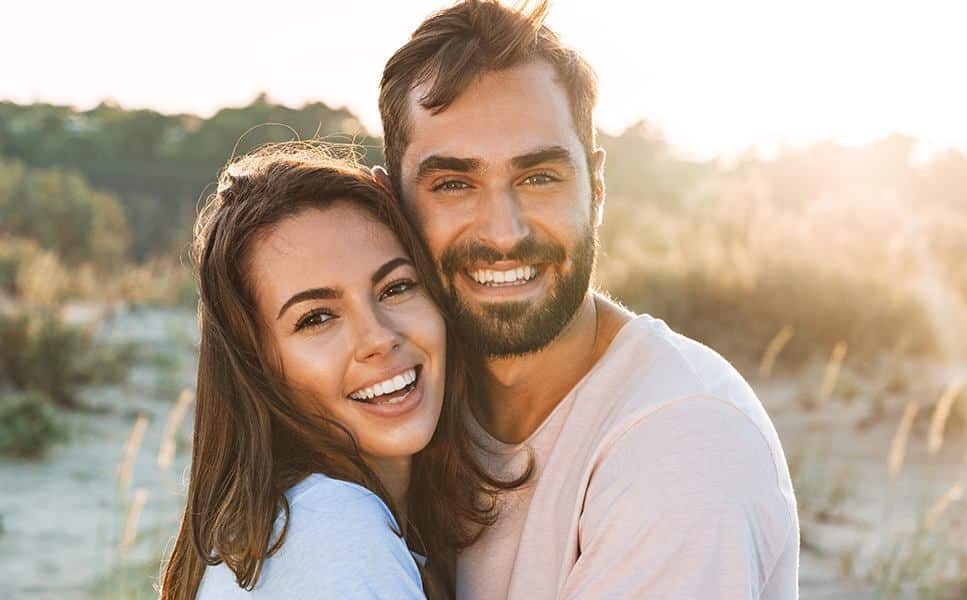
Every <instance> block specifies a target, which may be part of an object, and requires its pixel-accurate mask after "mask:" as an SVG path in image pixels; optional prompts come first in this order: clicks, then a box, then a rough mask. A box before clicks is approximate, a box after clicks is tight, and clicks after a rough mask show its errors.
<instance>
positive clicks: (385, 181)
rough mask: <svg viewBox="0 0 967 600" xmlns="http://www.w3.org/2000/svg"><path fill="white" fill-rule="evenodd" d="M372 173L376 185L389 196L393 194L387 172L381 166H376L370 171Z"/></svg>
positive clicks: (391, 183)
mask: <svg viewBox="0 0 967 600" xmlns="http://www.w3.org/2000/svg"><path fill="white" fill-rule="evenodd" d="M371 171H372V173H373V180H374V181H376V185H378V186H379V187H381V188H383V189H384V190H386V191H387V192H389V193H390V194H392V193H393V182H392V181H391V180H390V178H389V171H387V170H386V167H384V166H383V165H376V166H375V167H373V168H372V169H371Z"/></svg>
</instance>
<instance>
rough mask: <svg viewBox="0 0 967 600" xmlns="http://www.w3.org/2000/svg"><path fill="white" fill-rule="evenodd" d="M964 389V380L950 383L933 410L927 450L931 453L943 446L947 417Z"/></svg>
mask: <svg viewBox="0 0 967 600" xmlns="http://www.w3.org/2000/svg"><path fill="white" fill-rule="evenodd" d="M963 389H964V385H963V382H961V381H959V380H957V381H953V382H951V383H950V385H948V386H947V387H946V388H945V389H944V391H943V394H941V395H940V399H939V400H937V405H936V407H935V408H934V410H933V417H932V418H931V419H930V432H929V434H928V435H927V450H928V451H929V452H930V454H935V453H936V452H938V451H939V450H940V447H941V446H943V438H944V429H946V426H947V418H948V417H950V409H951V408H953V405H954V400H956V399H957V396H959V395H960V392H961V391H962V390H963Z"/></svg>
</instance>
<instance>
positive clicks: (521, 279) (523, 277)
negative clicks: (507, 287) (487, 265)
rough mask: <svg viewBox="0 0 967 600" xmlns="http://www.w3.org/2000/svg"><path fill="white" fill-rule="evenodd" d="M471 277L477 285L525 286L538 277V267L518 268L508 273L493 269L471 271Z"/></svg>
mask: <svg viewBox="0 0 967 600" xmlns="http://www.w3.org/2000/svg"><path fill="white" fill-rule="evenodd" d="M469 273H470V277H472V278H473V280H474V281H476V282H477V283H480V284H483V285H487V284H495V283H502V284H508V283H509V284H518V285H519V284H523V283H527V282H528V281H530V280H531V279H533V278H535V277H537V267H517V268H516V269H509V270H507V271H495V270H492V269H477V270H476V271H469Z"/></svg>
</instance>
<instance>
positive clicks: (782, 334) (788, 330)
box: [759, 325, 795, 379]
mask: <svg viewBox="0 0 967 600" xmlns="http://www.w3.org/2000/svg"><path fill="white" fill-rule="evenodd" d="M793 335H795V329H793V328H792V327H791V326H790V325H786V326H785V327H783V328H782V329H780V330H779V333H777V334H776V335H775V337H773V338H772V340H771V341H770V342H769V345H768V346H766V351H765V352H763V353H762V360H761V361H760V362H759V377H762V378H763V379H766V378H768V377H769V376H770V375H771V374H772V369H773V367H775V365H776V359H777V358H779V353H780V352H782V349H783V348H785V347H786V344H788V343H789V341H790V340H791V339H792V337H793Z"/></svg>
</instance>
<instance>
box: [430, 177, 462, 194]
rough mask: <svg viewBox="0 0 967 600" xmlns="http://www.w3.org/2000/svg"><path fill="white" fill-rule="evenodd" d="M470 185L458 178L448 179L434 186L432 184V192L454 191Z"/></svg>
mask: <svg viewBox="0 0 967 600" xmlns="http://www.w3.org/2000/svg"><path fill="white" fill-rule="evenodd" d="M469 187H470V186H469V185H467V183H466V182H464V181H460V180H459V179H448V180H447V181H442V182H440V183H438V184H436V185H435V186H433V190H432V191H434V192H456V191H459V190H465V189H467V188H469Z"/></svg>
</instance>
